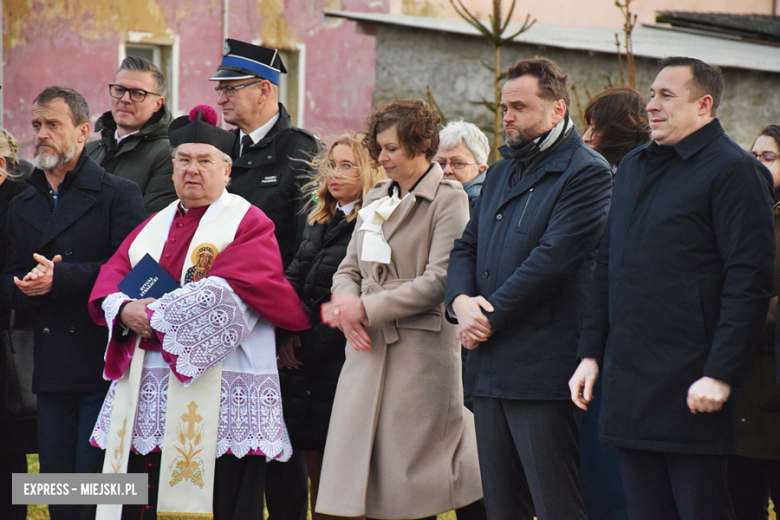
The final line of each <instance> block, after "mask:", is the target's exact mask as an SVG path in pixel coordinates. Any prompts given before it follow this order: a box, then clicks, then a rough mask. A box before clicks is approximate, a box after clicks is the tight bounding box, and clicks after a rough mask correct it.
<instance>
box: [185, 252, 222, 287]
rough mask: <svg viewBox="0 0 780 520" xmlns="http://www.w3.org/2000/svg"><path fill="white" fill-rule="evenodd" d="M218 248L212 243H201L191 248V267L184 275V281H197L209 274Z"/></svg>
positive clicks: (186, 282)
mask: <svg viewBox="0 0 780 520" xmlns="http://www.w3.org/2000/svg"><path fill="white" fill-rule="evenodd" d="M218 254H219V249H217V246H215V245H214V244H208V243H206V244H201V245H199V246H197V247H196V248H195V249H193V250H192V264H193V265H192V267H190V268H189V269H187V272H186V273H185V275H184V283H185V284H188V283H190V282H198V281H200V280H202V279H204V278H206V276H208V274H209V270H210V269H211V266H212V265H213V264H214V259H215V258H217V255H218Z"/></svg>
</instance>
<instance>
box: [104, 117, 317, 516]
mask: <svg viewBox="0 0 780 520" xmlns="http://www.w3.org/2000/svg"><path fill="white" fill-rule="evenodd" d="M209 114H210V116H211V118H210V119H209ZM216 122H217V117H216V112H214V111H213V110H209V108H205V107H196V109H194V110H193V111H192V112H190V115H189V116H182V117H179V118H177V119H175V120H174V121H173V122H172V123H171V125H170V142H171V144H172V145H173V146H174V147H175V150H174V156H173V161H172V163H173V165H174V169H173V182H174V185H175V186H176V193H177V194H178V197H179V200H178V201H175V202H173V203H172V204H170V205H169V206H168V207H166V208H165V209H163V210H162V211H160V212H159V213H157V214H156V215H155V216H153V217H152V218H150V219H148V220H147V221H146V222H144V223H143V224H142V225H140V226H138V227H137V228H136V229H135V230H134V231H133V232H132V233H130V235H129V236H128V237H127V239H126V240H125V241H124V242H123V243H122V245H121V246H120V247H119V249H118V251H117V252H116V254H115V255H114V256H113V257H112V258H111V259H110V260H109V262H108V263H107V264H106V266H105V268H104V269H102V270H101V273H100V276H99V277H98V280H97V282H96V283H95V288H94V290H93V291H92V294H91V296H90V306H89V309H90V312H91V313H92V317H93V319H94V320H95V321H96V322H97V323H99V324H107V325H108V326H110V327H111V330H112V334H111V336H110V340H109V343H108V347H107V349H106V356H105V359H106V364H105V372H104V373H105V376H106V378H107V379H111V380H114V381H116V382H115V383H114V384H113V385H112V387H111V390H110V396H109V398H107V399H106V402H105V404H104V405H103V408H102V410H101V413H100V418H99V420H98V422H97V425H96V426H95V429H94V432H93V439H94V441H95V442H96V444H98V445H99V446H100V447H101V448H103V449H105V450H106V458H105V463H104V465H103V472H104V473H117V472H118V473H127V472H131V473H133V472H146V473H147V474H148V475H149V484H150V490H149V499H150V500H149V503H148V504H147V505H145V506H125V507H124V508H122V507H121V506H100V507H99V508H98V515H97V518H98V519H99V520H109V519H112V520H119V519H120V517H121V518H124V519H125V520H128V519H134V520H141V519H148V518H155V517H156V514H157V515H159V518H192V517H197V518H201V517H204V518H206V517H208V518H211V516H209V515H212V514H213V517H214V518H219V519H223V520H245V519H253V518H262V516H263V510H262V500H259V501H258V500H257V494H256V490H255V489H254V488H253V486H252V485H251V484H248V483H251V482H253V481H254V479H253V475H250V474H247V472H245V471H242V468H245V467H247V466H249V467H254V465H252V464H248V465H247V464H246V461H247V460H248V459H253V460H255V461H258V462H264V461H265V458H266V456H267V457H271V458H280V459H282V460H286V459H287V458H289V457H290V455H291V452H292V447H291V445H290V440H289V436H288V435H287V432H286V429H285V426H284V422H283V420H282V404H281V394H280V390H279V376H278V372H277V364H276V341H275V332H274V327H283V328H285V329H288V330H301V329H305V328H308V326H309V324H308V319H307V317H306V314H305V312H304V310H303V308H302V306H301V304H300V301H299V298H298V296H297V295H296V293H295V290H294V289H293V288H292V286H291V285H290V284H289V283H288V282H287V279H286V278H285V277H284V271H283V269H282V262H281V257H280V255H279V247H278V245H277V244H276V239H275V238H274V234H273V228H274V226H273V223H272V222H271V221H270V220H269V219H268V218H267V217H266V216H265V215H264V214H263V212H262V211H260V210H259V209H257V208H256V207H254V206H252V205H251V204H250V203H249V202H247V201H246V200H245V199H243V198H242V197H239V196H237V195H233V194H230V193H228V192H227V191H226V190H225V185H226V184H227V182H228V180H229V179H230V173H231V162H232V160H231V159H230V156H229V155H228V153H229V152H230V151H231V150H232V147H233V144H234V142H235V136H234V135H233V134H231V133H230V132H227V131H225V130H223V129H221V128H219V127H217V126H215V123H216ZM147 254H148V255H151V256H152V257H153V258H154V259H155V260H157V261H158V263H159V266H160V267H162V268H163V269H164V270H165V271H166V272H167V273H168V274H169V275H170V276H171V277H172V278H173V279H174V280H175V281H176V283H177V284H179V285H181V287H178V285H177V286H176V287H178V288H175V289H174V290H172V291H170V292H168V293H167V294H165V295H164V296H161V297H159V299H157V300H155V299H154V298H139V299H133V298H131V297H129V296H126V295H125V294H123V293H122V292H121V291H120V289H119V287H118V284H119V283H120V282H121V281H122V280H123V279H124V278H125V276H126V275H127V274H128V273H129V272H130V271H131V269H133V268H134V267H135V266H136V265H138V262H139V261H141V259H142V258H144V256H145V255H147ZM122 431H127V432H132V433H131V434H129V435H126V436H124V437H123V436H121V434H120V432H122ZM185 432H187V433H186V434H185ZM131 437H132V438H131ZM130 446H132V447H133V448H135V451H136V452H137V453H133V454H130V451H131V450H130ZM160 450H162V453H159V451H160ZM193 451H194V452H197V453H198V454H199V455H198V456H197V457H196V456H195V455H192V453H193ZM188 453H189V454H190V455H186V454H188ZM182 455H184V456H182ZM260 467H264V466H263V465H261V466H260ZM261 496H262V495H261Z"/></svg>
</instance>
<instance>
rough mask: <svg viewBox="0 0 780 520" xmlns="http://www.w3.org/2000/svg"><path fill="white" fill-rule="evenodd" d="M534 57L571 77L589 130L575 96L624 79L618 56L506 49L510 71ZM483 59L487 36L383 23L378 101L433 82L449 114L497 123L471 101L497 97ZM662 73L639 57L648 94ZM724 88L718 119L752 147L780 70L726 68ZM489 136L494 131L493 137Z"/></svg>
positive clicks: (775, 99)
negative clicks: (548, 62)
mask: <svg viewBox="0 0 780 520" xmlns="http://www.w3.org/2000/svg"><path fill="white" fill-rule="evenodd" d="M535 56H540V57H545V58H549V59H551V60H554V61H555V62H557V63H558V65H560V66H561V68H562V69H563V70H564V71H565V72H566V73H567V74H568V75H569V79H570V81H571V83H572V85H573V86H574V87H575V90H576V95H575V92H572V96H571V97H572V102H571V105H572V106H571V113H572V117H573V118H574V120H575V121H576V122H577V124H578V128H579V130H580V131H582V126H581V123H580V120H581V117H580V112H579V109H578V105H577V102H576V100H575V98H579V101H580V104H581V107H582V108H583V109H584V108H585V105H587V103H588V99H589V98H590V97H592V96H594V95H596V94H598V93H599V92H601V91H602V90H604V89H605V88H607V87H609V86H610V85H613V86H615V85H618V84H619V79H620V77H619V71H618V66H617V57H616V56H615V55H614V54H604V53H595V52H583V51H572V50H566V49H558V48H553V47H544V46H538V45H520V44H510V45H507V46H505V47H503V49H502V54H501V58H502V60H501V64H502V67H503V69H507V68H508V67H509V66H510V65H511V64H513V63H514V62H516V61H517V60H520V59H524V58H533V57H535ZM480 60H484V61H486V62H488V63H489V64H491V65H492V63H493V48H492V46H491V45H490V44H488V43H487V42H485V41H484V40H482V39H480V38H476V37H473V36H464V35H460V34H453V33H445V32H434V31H424V30H418V29H410V28H407V27H400V26H394V25H384V24H379V25H378V26H377V31H376V90H375V92H374V99H373V101H374V103H375V104H376V103H378V102H381V101H384V100H387V99H392V98H409V97H421V98H423V99H424V98H425V87H426V85H428V86H430V87H431V90H432V92H433V95H434V98H435V100H436V102H437V104H438V105H439V107H440V108H441V110H442V112H443V113H444V115H445V116H446V117H447V118H448V119H457V118H461V117H462V118H463V119H464V120H466V121H470V122H473V123H476V124H479V125H491V124H492V118H491V114H490V112H489V111H488V110H487V109H486V108H485V107H483V106H477V105H473V104H472V103H470V101H475V100H477V101H478V100H480V99H482V98H483V97H486V98H488V100H491V101H492V99H493V91H492V84H493V76H492V72H491V71H489V70H488V69H486V68H485V67H484V66H483V65H482V64H481V63H480ZM657 72H658V67H657V63H656V61H655V60H650V59H645V58H638V59H637V90H639V92H641V93H642V94H644V95H647V94H648V93H649V91H650V85H651V84H652V82H653V79H654V78H655V75H656V73H657ZM724 75H725V92H724V96H723V100H722V102H721V107H720V109H719V110H718V114H717V115H718V118H719V119H720V120H721V123H722V124H723V126H724V128H725V129H726V132H727V133H728V135H729V136H730V137H731V138H732V139H734V140H735V141H737V142H738V143H739V144H740V145H742V146H743V147H746V148H747V147H749V146H750V145H751V144H752V142H753V140H754V139H755V136H756V134H757V133H758V131H759V129H760V128H761V127H762V126H763V125H766V124H769V123H780V89H779V88H777V87H778V85H780V74H774V73H767V72H758V71H748V70H742V69H726V70H724ZM489 137H490V136H489Z"/></svg>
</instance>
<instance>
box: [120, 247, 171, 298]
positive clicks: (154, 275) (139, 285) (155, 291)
mask: <svg viewBox="0 0 780 520" xmlns="http://www.w3.org/2000/svg"><path fill="white" fill-rule="evenodd" d="M117 287H118V288H119V290H120V291H122V292H123V293H125V294H126V295H128V296H129V297H131V298H135V299H137V300H141V299H143V298H162V297H163V296H165V295H166V294H167V293H169V292H171V291H174V290H176V289H181V285H179V282H177V281H176V280H174V279H173V277H171V275H169V274H168V273H167V272H166V271H165V269H163V268H162V267H161V266H160V264H158V263H157V262H156V261H155V260H154V258H152V257H151V256H149V253H147V254H146V255H145V256H144V257H143V258H142V259H141V261H140V262H138V263H137V264H135V267H133V269H132V270H131V271H130V272H129V273H127V276H125V277H124V279H123V280H122V281H121V282H119V284H118V285H117Z"/></svg>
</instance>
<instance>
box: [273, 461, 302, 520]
mask: <svg viewBox="0 0 780 520" xmlns="http://www.w3.org/2000/svg"><path fill="white" fill-rule="evenodd" d="M265 472H266V478H265V496H266V499H265V500H266V506H267V507H268V520H306V517H307V515H308V512H309V474H308V472H307V471H306V457H305V456H304V452H303V450H293V454H292V457H290V460H288V461H287V462H278V461H271V462H269V463H267V464H266V469H265Z"/></svg>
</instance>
